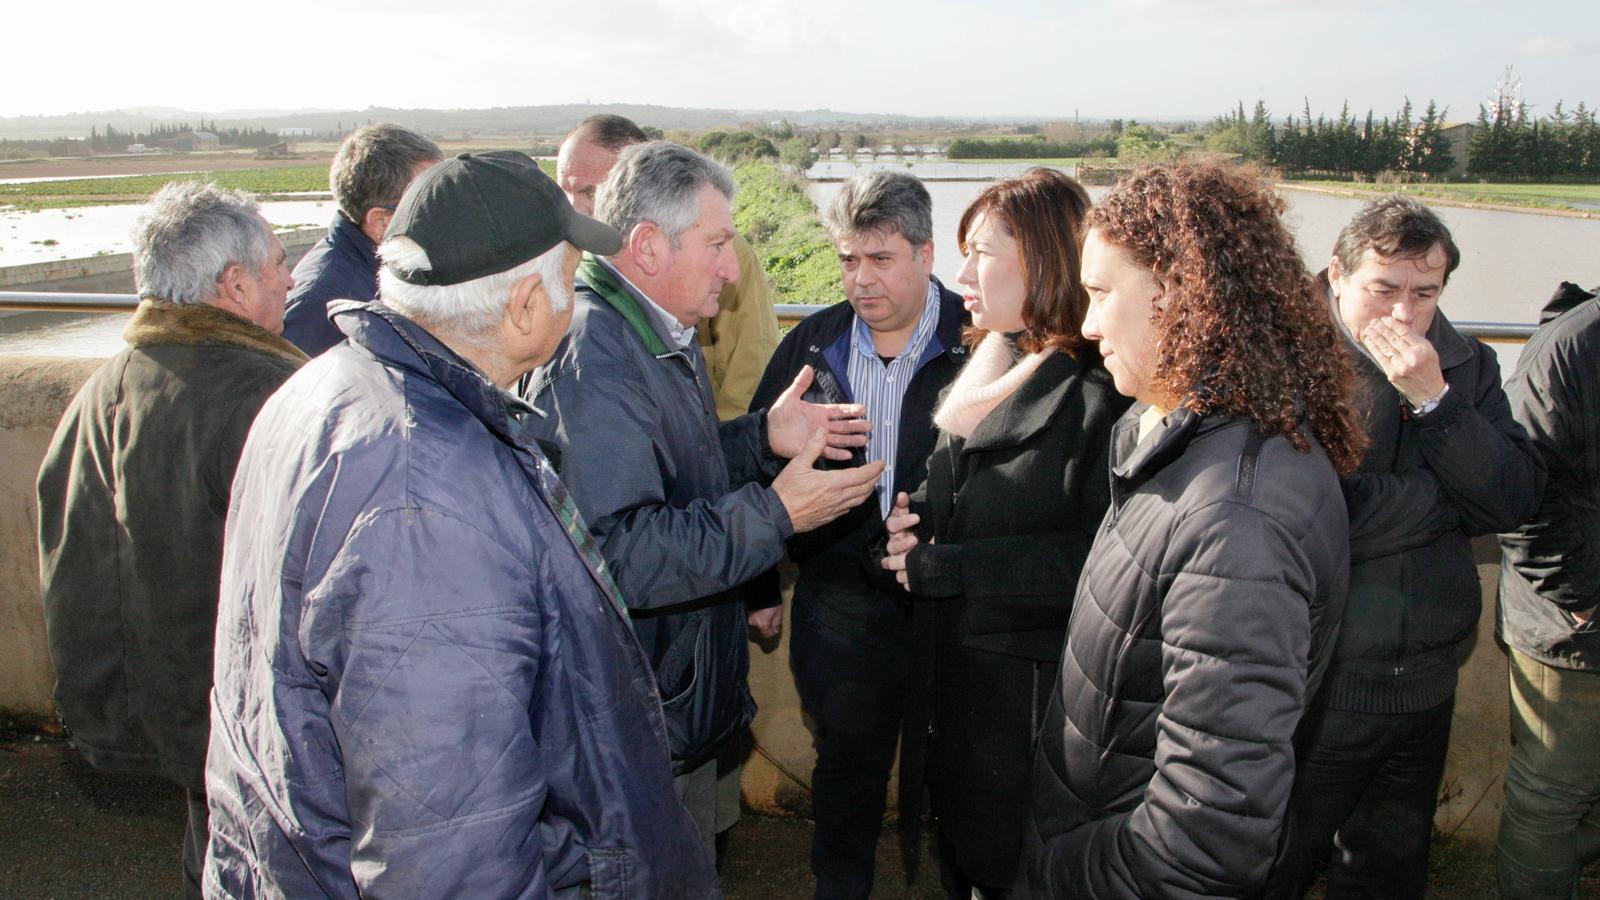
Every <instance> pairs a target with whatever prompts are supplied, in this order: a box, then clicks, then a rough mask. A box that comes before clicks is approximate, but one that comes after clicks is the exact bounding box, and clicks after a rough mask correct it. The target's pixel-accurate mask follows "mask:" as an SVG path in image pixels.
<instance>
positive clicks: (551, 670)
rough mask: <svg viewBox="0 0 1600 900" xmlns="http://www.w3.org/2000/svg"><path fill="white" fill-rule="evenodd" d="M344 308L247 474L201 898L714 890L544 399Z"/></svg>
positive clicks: (235, 543)
mask: <svg viewBox="0 0 1600 900" xmlns="http://www.w3.org/2000/svg"><path fill="white" fill-rule="evenodd" d="M334 315H335V316H336V318H337V319H338V324H339V325H340V327H341V328H342V329H343V331H344V332H345V333H346V334H348V335H349V338H350V339H349V342H348V343H346V344H343V345H341V346H339V347H337V348H335V349H334V350H332V351H330V352H329V353H326V354H324V355H322V356H321V357H319V358H317V359H316V360H314V361H313V362H312V363H311V364H310V365H308V366H306V367H305V368H304V369H302V370H301V374H303V376H304V377H299V378H292V379H290V381H289V382H287V383H286V384H285V385H284V387H283V389H282V390H280V391H279V392H278V393H276V394H275V395H273V397H272V399H270V400H269V401H268V402H267V404H266V405H265V407H263V410H262V413H261V415H260V416H259V417H258V419H257V421H256V426H255V428H254V429H253V430H252V431H251V434H250V438H249V440H248V441H247V442H246V445H245V450H244V454H243V457H242V459H241V461H240V464H239V469H238V474H237V476H236V478H235V480H234V485H233V504H232V507H231V509H230V511H229V516H228V523H227V537H226V541H225V546H224V552H223V574H222V590H221V609H220V611H219V615H218V627H217V635H218V639H217V649H216V686H215V689H214V691H213V694H212V725H211V747H210V755H209V758H208V761H207V777H206V789H207V793H208V795H209V798H210V807H211V844H210V852H209V854H208V857H207V861H206V873H205V889H206V894H207V896H212V897H217V896H226V897H231V898H239V897H244V898H252V897H280V896H287V897H320V896H328V897H339V898H354V897H357V896H367V897H384V896H397V897H398V896H406V897H475V898H476V897H518V898H524V897H526V898H534V897H545V896H547V895H548V894H549V893H550V892H551V891H554V890H558V889H562V888H566V887H570V886H572V885H577V884H581V883H583V882H589V883H590V885H591V891H592V895H593V896H595V897H639V898H645V897H649V898H655V897H684V898H700V897H707V896H712V897H715V896H718V893H719V892H718V889H717V882H716V875H715V873H714V872H713V871H712V869H711V866H710V863H709V861H708V860H707V859H706V856H705V853H704V851H703V850H701V848H700V844H699V837H698V833H697V832H696V830H695V827H694V825H693V823H692V822H691V821H690V819H689V815H688V813H687V811H685V809H684V808H683V806H682V804H680V803H679V802H678V800H677V799H676V795H675V794H674V792H673V785H672V776H671V770H670V768H669V764H668V756H667V745H666V731H665V725H664V723H663V720H662V715H661V707H660V703H659V700H658V697H657V694H656V689H655V683H654V679H653V678H652V677H651V672H650V667H649V665H648V662H647V660H646V658H645V656H644V653H643V652H642V651H641V648H640V647H639V644H638V643H637V641H636V640H635V639H634V637H633V634H632V632H631V630H630V628H629V626H628V620H627V618H626V615H625V613H624V611H623V609H622V607H621V605H620V603H619V602H618V599H617V597H616V595H615V593H614V590H613V589H612V588H611V587H610V581H609V576H608V575H607V574H606V573H605V569H604V565H603V563H602V562H601V561H600V559H599V556H598V554H597V553H596V552H595V551H594V548H593V545H592V543H590V542H589V541H588V539H587V535H586V532H585V531H584V528H583V525H582V522H581V520H580V519H579V518H578V517H577V515H576V513H575V512H574V511H573V509H572V504H571V502H570V501H565V502H563V501H564V500H565V491H564V488H563V487H562V485H561V483H560V482H559V481H558V480H557V479H556V477H555V475H554V473H553V472H552V470H551V469H550V467H549V465H548V463H546V461H545V459H544V457H543V456H542V455H541V454H540V451H539V450H538V449H537V447H536V446H535V445H534V444H533V443H532V442H531V441H530V440H528V439H527V438H526V437H525V425H524V423H523V420H524V419H525V418H526V417H528V416H531V415H532V411H531V410H529V409H528V408H527V407H526V406H525V405H524V404H522V403H520V402H519V401H517V400H515V399H513V398H511V397H510V396H509V395H508V394H506V393H505V392H503V391H501V390H499V389H498V388H496V387H495V386H493V385H491V384H490V383H489V382H488V381H486V380H485V379H484V378H483V376H482V375H481V374H480V373H479V372H478V371H477V370H476V369H474V368H472V367H471V366H470V365H468V364H466V363H465V362H463V361H462V360H461V359H460V358H459V357H458V356H456V355H455V354H454V353H452V352H451V351H450V350H449V349H448V348H447V347H445V346H444V345H443V344H441V343H439V342H438V341H437V340H435V339H434V338H433V337H432V336H431V335H429V334H428V333H427V332H426V331H424V330H423V329H422V328H420V327H418V326H417V325H416V324H414V323H412V322H410V321H409V320H407V319H405V318H403V317H401V316H399V315H397V314H396V313H394V312H392V311H390V310H388V309H386V308H384V307H383V306H381V305H379V304H370V305H366V304H353V303H351V304H336V305H335V306H334ZM564 523H566V524H564ZM574 535H576V536H577V537H576V539H575V537H574Z"/></svg>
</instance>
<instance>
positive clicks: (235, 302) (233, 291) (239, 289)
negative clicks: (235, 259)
mask: <svg viewBox="0 0 1600 900" xmlns="http://www.w3.org/2000/svg"><path fill="white" fill-rule="evenodd" d="M249 277H250V273H249V272H248V271H247V270H246V269H245V267H244V265H243V264H241V263H231V264H229V265H228V266H227V267H226V268H224V269H223V270H222V274H221V275H218V276H217V300H218V302H219V303H222V304H224V305H227V306H229V307H242V306H243V305H244V295H245V287H244V283H245V279H247V278H249Z"/></svg>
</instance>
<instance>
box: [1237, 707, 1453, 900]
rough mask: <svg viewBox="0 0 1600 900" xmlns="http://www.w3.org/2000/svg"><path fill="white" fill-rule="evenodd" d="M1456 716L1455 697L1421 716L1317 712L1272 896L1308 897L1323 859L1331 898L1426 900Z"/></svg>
mask: <svg viewBox="0 0 1600 900" xmlns="http://www.w3.org/2000/svg"><path fill="white" fill-rule="evenodd" d="M1454 710H1455V698H1454V697H1452V698H1451V699H1449V700H1447V701H1445V702H1444V703H1441V704H1439V705H1438V706H1435V707H1434V708H1432V709H1427V710H1423V711H1422V712H1416V713H1399V714H1383V713H1359V712H1348V711H1345V710H1332V709H1327V708H1323V707H1316V708H1314V709H1313V711H1312V712H1311V714H1310V715H1311V718H1310V719H1309V720H1308V721H1307V722H1306V726H1305V727H1306V730H1305V732H1304V733H1303V734H1302V736H1301V737H1302V740H1301V742H1300V753H1299V754H1298V757H1297V760H1296V772H1295V782H1294V790H1293V792H1292V794H1291V795H1290V798H1289V811H1288V818H1287V821H1286V823H1285V826H1284V827H1285V835H1284V848H1283V852H1282V854H1281V856H1280V859H1279V863H1278V865H1277V867H1276V868H1275V870H1274V872H1273V875H1272V878H1271V880H1270V881H1269V886H1268V889H1267V896H1268V897H1271V898H1275V900H1282V898H1299V897H1302V896H1304V894H1305V892H1306V889H1307V888H1308V887H1309V886H1310V884H1311V880H1312V873H1313V869H1314V868H1315V865H1316V861H1317V858H1318V857H1320V856H1321V855H1322V854H1323V853H1324V852H1327V853H1328V893H1327V897H1328V900H1345V898H1357V897H1369V898H1379V900H1406V898H1420V897H1421V896H1422V891H1423V887H1424V885H1425V884H1426V883H1427V879H1428V843H1429V841H1430V839H1431V838H1432V837H1433V814H1434V811H1435V810H1436V809H1437V808H1438V804H1439V781H1440V779H1441V778H1442V777H1443V776H1444V757H1445V752H1446V750H1448V749H1449V745H1450V719H1451V715H1452V714H1453V713H1454ZM1330 843H1331V848H1330Z"/></svg>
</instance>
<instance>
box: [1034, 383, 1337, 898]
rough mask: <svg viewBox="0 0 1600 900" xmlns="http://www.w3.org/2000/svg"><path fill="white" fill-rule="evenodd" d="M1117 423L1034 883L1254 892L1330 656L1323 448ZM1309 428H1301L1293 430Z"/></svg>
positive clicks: (1239, 434) (1043, 766)
mask: <svg viewBox="0 0 1600 900" xmlns="http://www.w3.org/2000/svg"><path fill="white" fill-rule="evenodd" d="M1143 409H1144V407H1134V408H1133V409H1132V410H1130V411H1129V412H1128V413H1127V415H1125V416H1124V417H1123V419H1122V421H1121V422H1119V423H1118V425H1117V430H1116V434H1115V437H1114V438H1113V441H1114V443H1113V449H1112V466H1113V468H1112V482H1111V495H1112V499H1111V510H1110V511H1109V512H1108V513H1107V515H1106V520H1105V524H1104V526H1103V527H1102V528H1101V530H1100V533H1099V536H1098V537H1097V538H1096V540H1095V543H1094V547H1093V549H1092V550H1091V551H1090V553H1089V559H1088V561H1087V562H1086V563H1085V564H1084V569H1083V576H1082V578H1080V579H1079V582H1078V593H1077V597H1076V598H1075V599H1074V601H1073V608H1072V621H1071V623H1070V624H1069V625H1068V628H1067V645H1066V651H1065V653H1064V654H1063V656H1062V660H1061V678H1060V681H1059V682H1058V683H1057V686H1056V691H1055V693H1054V695H1053V696H1052V698H1051V703H1050V706H1049V709H1048V710H1047V712H1046V716H1045V721H1044V726H1043V728H1042V730H1041V733H1040V746H1039V753H1038V755H1037V756H1036V758H1035V765H1034V781H1033V787H1034V804H1033V818H1032V821H1031V823H1030V825H1029V827H1028V828H1027V829H1026V830H1025V834H1024V839H1025V849H1026V851H1027V856H1026V858H1027V859H1028V861H1029V875H1030V884H1031V886H1032V888H1033V889H1034V890H1036V891H1040V892H1043V893H1046V894H1047V895H1048V896H1053V897H1144V896H1166V897H1172V896H1219V897H1233V896H1241V895H1249V894H1251V893H1253V892H1254V891H1257V890H1259V889H1260V887H1261V886H1262V885H1263V884H1264V883H1265V881H1266V877H1267V873H1268V870H1269V868H1270V867H1271V865H1272V861H1273V857H1274V855H1275V853H1276V852H1277V849H1278V842H1279V834H1280V831H1281V830H1282V824H1283V819H1284V812H1285V809H1286V808H1287V805H1288V800H1289V791H1290V787H1291V785H1292V782H1293V780H1294V748H1293V744H1292V739H1293V736H1294V732H1295V728H1296V726H1297V725H1298V724H1299V721H1300V718H1301V716H1302V714H1303V713H1304V711H1305V708H1306V705H1307V703H1308V701H1309V700H1310V698H1311V696H1312V694H1313V693H1314V692H1315V690H1316V682H1317V680H1318V675H1319V673H1320V670H1321V667H1322V666H1323V665H1324V663H1325V661H1326V659H1327V656H1328V652H1329V650H1330V649H1331V646H1332V637H1333V634H1334V632H1335V630H1336V629H1337V626H1338V621H1339V614H1340V612H1341V608H1342V606H1343V604H1344V598H1345V588H1346V583H1347V578H1348V575H1349V556H1348V546H1349V545H1348V541H1347V532H1346V528H1347V522H1348V519H1347V516H1346V513H1345V506H1344V497H1343V494H1342V493H1341V492H1340V489H1339V482H1338V479H1337V477H1336V476H1335V474H1334V470H1333V466H1332V465H1331V464H1330V463H1329V462H1328V459H1327V456H1326V455H1325V454H1324V453H1323V452H1322V450H1321V448H1320V447H1318V446H1316V444H1315V441H1313V446H1312V449H1311V451H1310V452H1308V453H1300V452H1298V451H1296V450H1295V449H1294V447H1293V446H1292V445H1291V444H1290V443H1289V441H1288V440H1286V439H1284V438H1282V437H1270V438H1269V437H1264V436H1263V435H1262V434H1261V433H1260V432H1259V431H1257V430H1256V428H1255V426H1254V424H1253V423H1252V422H1250V421H1249V420H1248V419H1238V418H1201V417H1199V416H1196V415H1194V414H1192V413H1189V412H1188V411H1187V410H1182V409H1180V410H1177V411H1176V412H1174V413H1172V414H1171V415H1169V416H1168V417H1167V420H1166V423H1165V424H1163V425H1161V426H1158V428H1157V429H1156V431H1155V432H1153V433H1152V434H1151V435H1149V437H1148V438H1147V439H1146V440H1145V441H1144V442H1143V443H1138V440H1137V436H1138V416H1139V413H1140V412H1142V411H1143ZM1302 433H1304V430H1302Z"/></svg>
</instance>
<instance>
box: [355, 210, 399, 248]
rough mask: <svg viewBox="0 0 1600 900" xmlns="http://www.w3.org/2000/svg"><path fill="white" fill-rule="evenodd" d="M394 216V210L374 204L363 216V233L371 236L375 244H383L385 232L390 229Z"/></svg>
mask: <svg viewBox="0 0 1600 900" xmlns="http://www.w3.org/2000/svg"><path fill="white" fill-rule="evenodd" d="M393 218H394V211H393V210H388V209H384V208H383V207H381V206H374V207H372V208H371V209H369V210H367V214H366V215H364V216H362V217H361V233H362V234H364V235H366V236H367V237H369V238H371V239H372V242H373V243H374V244H381V243H383V235H384V232H386V231H388V230H389V221H390V220H391V219H393Z"/></svg>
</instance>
